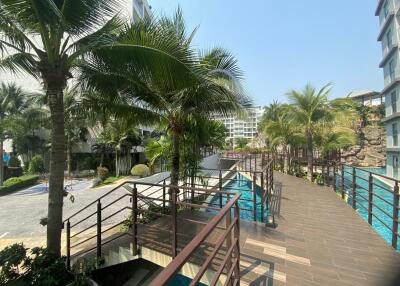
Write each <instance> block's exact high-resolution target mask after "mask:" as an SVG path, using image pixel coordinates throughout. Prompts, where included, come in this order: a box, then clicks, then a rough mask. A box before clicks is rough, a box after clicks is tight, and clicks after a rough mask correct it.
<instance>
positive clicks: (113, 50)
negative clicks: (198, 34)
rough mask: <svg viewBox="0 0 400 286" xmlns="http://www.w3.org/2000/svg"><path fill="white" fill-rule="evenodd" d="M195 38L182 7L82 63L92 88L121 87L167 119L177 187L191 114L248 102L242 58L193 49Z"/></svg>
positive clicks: (224, 110) (84, 77)
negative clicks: (239, 61) (242, 87)
mask: <svg viewBox="0 0 400 286" xmlns="http://www.w3.org/2000/svg"><path fill="white" fill-rule="evenodd" d="M193 36H194V32H192V33H189V34H187V32H186V28H185V24H184V21H183V16H182V13H181V11H180V10H178V12H177V13H176V14H175V17H173V18H172V19H170V18H166V17H162V18H160V19H154V20H152V21H142V22H138V23H135V24H133V25H132V26H131V27H129V28H128V29H127V30H126V31H125V32H124V33H123V34H122V35H121V37H120V39H119V40H118V41H117V43H115V44H114V45H113V46H112V47H109V48H108V47H107V48H104V49H101V50H99V51H96V53H93V55H92V57H91V58H90V59H88V63H87V65H86V66H83V67H82V69H83V73H82V81H83V82H87V84H88V85H89V86H92V87H94V88H96V89H98V90H101V91H102V92H103V93H105V94H107V93H115V91H116V90H117V91H118V92H117V93H118V94H119V95H120V96H122V97H126V98H130V99H131V101H132V104H133V105H137V106H140V107H143V108H145V109H147V110H152V111H153V112H154V114H153V115H158V116H159V118H160V121H161V120H163V121H165V122H166V125H167V130H168V133H169V134H170V135H171V138H172V156H171V161H172V163H171V166H172V168H171V184H172V185H178V181H179V171H180V145H181V141H182V138H183V136H184V133H185V122H186V120H187V118H188V117H189V116H191V115H193V114H201V115H203V116H205V117H210V115H211V114H214V113H222V114H227V113H231V112H236V111H238V110H240V109H241V107H242V104H243V102H246V101H247V98H246V97H245V96H243V93H242V89H241V85H240V79H241V72H240V70H239V68H238V66H237V62H236V59H235V58H234V57H233V56H231V55H230V54H229V53H228V52H227V51H225V50H222V49H214V50H212V51H210V52H208V53H205V54H201V55H198V54H197V53H196V52H195V51H194V50H193V49H192V48H191V40H192V38H193ZM139 48H146V49H147V50H143V49H142V50H140V52H138V49H139Z"/></svg>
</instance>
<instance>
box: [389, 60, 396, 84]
mask: <svg viewBox="0 0 400 286" xmlns="http://www.w3.org/2000/svg"><path fill="white" fill-rule="evenodd" d="M389 77H390V81H393V80H394V78H395V71H394V61H393V60H391V61H390V62H389Z"/></svg>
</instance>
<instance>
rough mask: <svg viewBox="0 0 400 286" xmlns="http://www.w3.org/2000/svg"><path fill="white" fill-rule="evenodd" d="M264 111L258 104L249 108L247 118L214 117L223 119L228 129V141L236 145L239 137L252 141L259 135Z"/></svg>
mask: <svg viewBox="0 0 400 286" xmlns="http://www.w3.org/2000/svg"><path fill="white" fill-rule="evenodd" d="M263 112H264V109H263V107H261V106H256V107H251V108H248V109H247V113H248V114H247V116H246V117H245V118H239V117H237V116H221V115H216V116H214V117H213V119H214V120H218V121H221V122H222V123H223V124H224V125H225V127H226V128H227V129H228V133H227V143H228V144H229V145H231V146H233V147H234V146H236V145H237V141H238V139H239V138H244V139H247V140H248V141H250V140H252V139H253V138H255V137H256V136H257V134H258V125H259V124H260V120H261V117H262V114H263Z"/></svg>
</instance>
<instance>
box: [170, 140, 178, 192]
mask: <svg viewBox="0 0 400 286" xmlns="http://www.w3.org/2000/svg"><path fill="white" fill-rule="evenodd" d="M179 145H180V138H179V135H178V134H172V166H171V185H173V186H178V184H179V161H180V154H179Z"/></svg>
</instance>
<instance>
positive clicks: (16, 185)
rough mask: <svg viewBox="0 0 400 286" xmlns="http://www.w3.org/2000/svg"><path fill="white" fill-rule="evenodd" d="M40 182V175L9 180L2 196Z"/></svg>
mask: <svg viewBox="0 0 400 286" xmlns="http://www.w3.org/2000/svg"><path fill="white" fill-rule="evenodd" d="M38 180H39V176H38V175H26V176H21V177H13V178H9V179H8V180H6V181H5V182H4V185H3V186H0V196H3V195H7V194H10V193H12V192H15V191H19V190H21V189H24V188H27V187H30V186H33V185H35V184H36V183H37V181H38ZM0 285H1V284H0Z"/></svg>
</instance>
